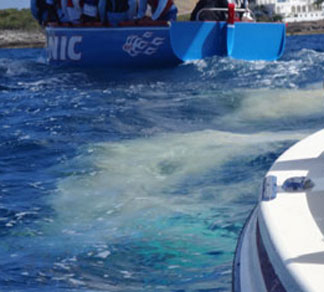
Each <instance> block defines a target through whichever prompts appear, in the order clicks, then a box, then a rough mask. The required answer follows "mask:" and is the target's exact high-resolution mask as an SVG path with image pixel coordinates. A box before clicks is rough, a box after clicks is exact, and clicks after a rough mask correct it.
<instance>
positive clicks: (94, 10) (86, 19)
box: [81, 0, 99, 23]
mask: <svg viewBox="0 0 324 292" xmlns="http://www.w3.org/2000/svg"><path fill="white" fill-rule="evenodd" d="M98 3H99V0H83V9H82V16H81V17H82V22H83V23H92V22H96V21H97V20H98Z"/></svg>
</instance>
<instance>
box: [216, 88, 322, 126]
mask: <svg viewBox="0 0 324 292" xmlns="http://www.w3.org/2000/svg"><path fill="white" fill-rule="evenodd" d="M244 94H245V96H246V97H244V98H243V99H242V102H241V105H240V107H239V108H238V110H237V111H235V112H234V113H231V114H229V115H227V116H224V118H223V119H222V121H223V122H224V123H228V124H237V123H241V122H251V121H253V122H256V121H267V120H278V119H280V118H285V119H286V118H294V117H295V118H300V117H308V116H311V115H323V106H324V90H323V89H322V88H316V87H315V88H308V89H304V90H300V89H299V90H297V89H273V90H268V89H258V90H248V91H246V92H244Z"/></svg>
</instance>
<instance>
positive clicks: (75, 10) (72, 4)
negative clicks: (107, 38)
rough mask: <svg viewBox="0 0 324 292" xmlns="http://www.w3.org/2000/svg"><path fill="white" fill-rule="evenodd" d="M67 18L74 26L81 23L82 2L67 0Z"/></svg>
mask: <svg viewBox="0 0 324 292" xmlns="http://www.w3.org/2000/svg"><path fill="white" fill-rule="evenodd" d="M66 12H67V18H68V20H69V22H70V23H72V24H79V23H81V15H82V7H81V4H80V0H67V2H66Z"/></svg>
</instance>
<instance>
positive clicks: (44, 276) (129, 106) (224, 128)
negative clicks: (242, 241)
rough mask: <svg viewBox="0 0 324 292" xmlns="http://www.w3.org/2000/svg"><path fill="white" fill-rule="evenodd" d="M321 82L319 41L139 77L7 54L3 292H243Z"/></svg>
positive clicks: (2, 63) (35, 53)
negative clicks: (275, 177) (280, 163)
mask: <svg viewBox="0 0 324 292" xmlns="http://www.w3.org/2000/svg"><path fill="white" fill-rule="evenodd" d="M323 77H324V36H320V35H312V36H296V37H289V38H288V40H287V47H286V51H285V54H284V56H283V57H282V58H281V59H280V60H279V61H276V62H245V61H238V60H231V59H226V58H218V57H215V58H210V59H207V60H202V61H197V62H190V63H186V64H183V65H180V66H178V67H175V68H167V69H158V70H152V69H150V70H138V71H134V70H133V71H128V70H122V71H116V70H114V71H109V70H105V71H102V70H101V71H99V70H98V71H94V70H92V71H80V70H76V69H57V68H56V69H55V68H50V67H48V66H47V65H46V64H45V63H44V53H43V51H42V50H40V49H15V50H4V49H2V50H0V118H1V123H0V129H1V131H0V136H1V139H0V157H1V159H0V291H6V292H7V291H19V292H20V291H24V292H35V291H42V292H43V291H59V292H61V291H62V292H63V291H64V292H72V291H91V292H92V291H125V292H127V291H177V292H180V291H181V292H184V291H186V292H192V291H195V292H198V291H199V292H207V291H230V290H231V268H232V260H233V256H234V251H235V246H236V241H237V238H238V236H239V234H240V230H241V228H242V226H243V224H244V222H245V220H246V218H247V216H248V214H249V212H250V211H251V209H252V208H253V206H254V204H255V203H256V202H257V199H258V196H259V190H260V186H261V183H262V179H263V176H264V174H265V173H266V171H267V170H268V168H269V167H270V166H271V164H272V163H273V162H274V160H275V159H276V158H277V157H278V156H279V155H280V154H281V153H282V152H283V151H285V149H287V148H288V147H289V146H291V145H292V144H293V143H295V142H296V141H298V140H300V139H301V138H303V137H305V136H307V135H308V134H311V133H313V132H315V131H316V130H319V129H321V128H322V127H323V125H324V114H323V109H324V98H323V97H324V90H323Z"/></svg>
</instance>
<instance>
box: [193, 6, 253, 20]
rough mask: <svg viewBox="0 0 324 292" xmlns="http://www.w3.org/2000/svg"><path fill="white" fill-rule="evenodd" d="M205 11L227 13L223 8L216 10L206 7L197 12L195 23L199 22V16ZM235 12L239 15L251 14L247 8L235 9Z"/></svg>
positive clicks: (226, 9)
mask: <svg viewBox="0 0 324 292" xmlns="http://www.w3.org/2000/svg"><path fill="white" fill-rule="evenodd" d="M205 11H221V12H228V8H226V7H223V8H216V7H209V8H208V7H206V8H202V9H200V10H199V11H198V13H197V15H196V21H199V20H200V15H201V14H202V13H203V12H205ZM235 12H239V13H245V12H247V13H251V14H252V11H251V10H250V9H248V8H235Z"/></svg>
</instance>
